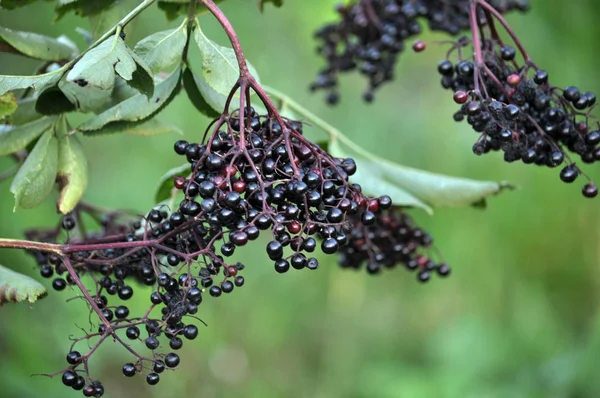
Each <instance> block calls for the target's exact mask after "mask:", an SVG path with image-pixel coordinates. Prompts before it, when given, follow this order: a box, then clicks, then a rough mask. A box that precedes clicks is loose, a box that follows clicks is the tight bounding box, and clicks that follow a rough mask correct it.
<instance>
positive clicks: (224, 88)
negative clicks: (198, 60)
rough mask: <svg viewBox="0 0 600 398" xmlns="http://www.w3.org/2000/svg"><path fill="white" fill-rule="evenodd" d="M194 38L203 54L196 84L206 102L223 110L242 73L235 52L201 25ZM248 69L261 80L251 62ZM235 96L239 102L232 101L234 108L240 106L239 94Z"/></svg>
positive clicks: (218, 109) (215, 108)
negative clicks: (207, 35)
mask: <svg viewBox="0 0 600 398" xmlns="http://www.w3.org/2000/svg"><path fill="white" fill-rule="evenodd" d="M194 40H195V42H196V45H197V47H198V49H199V50H200V55H201V56H202V73H201V74H199V75H195V76H196V77H195V81H196V85H197V87H198V90H199V91H200V93H201V94H202V97H203V98H204V99H205V100H206V102H207V103H208V104H209V105H210V106H211V107H212V108H213V109H214V110H216V111H218V112H221V111H222V110H223V108H224V106H225V103H226V102H227V97H228V96H229V93H230V92H231V88H232V87H233V86H234V85H235V84H236V83H237V81H238V77H239V73H240V72H239V67H238V63H237V59H236V57H235V52H234V51H233V49H231V48H229V47H223V46H221V45H219V44H217V43H215V42H214V41H212V40H210V39H209V38H208V37H206V35H205V34H204V32H202V29H200V26H199V25H198V26H197V27H196V30H195V32H194ZM248 69H249V70H250V73H251V74H252V76H253V77H254V78H255V79H256V80H257V81H260V80H259V77H258V72H257V71H256V69H255V68H254V67H253V66H252V65H251V64H250V63H248ZM234 98H236V99H237V102H235V101H232V109H235V108H236V107H239V94H236V96H235V97H234Z"/></svg>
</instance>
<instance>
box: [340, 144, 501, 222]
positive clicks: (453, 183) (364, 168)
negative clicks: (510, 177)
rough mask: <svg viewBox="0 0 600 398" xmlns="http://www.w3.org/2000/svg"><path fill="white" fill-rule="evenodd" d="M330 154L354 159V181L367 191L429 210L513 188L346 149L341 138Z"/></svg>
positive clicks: (469, 203) (476, 201) (476, 200)
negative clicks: (400, 163) (431, 171)
mask: <svg viewBox="0 0 600 398" xmlns="http://www.w3.org/2000/svg"><path fill="white" fill-rule="evenodd" d="M329 153H330V154H331V155H332V156H335V157H341V158H346V157H351V158H352V159H354V161H355V162H356V166H357V171H356V174H354V175H353V176H352V177H351V180H352V181H353V182H357V183H358V184H360V185H361V187H362V189H363V192H365V193H366V194H368V195H371V196H379V195H384V194H385V195H389V196H390V197H391V198H392V201H393V203H394V205H397V206H410V207H419V208H421V209H423V210H425V211H427V212H428V213H432V212H433V208H434V207H463V206H472V205H478V204H479V205H480V204H481V203H482V201H485V198H487V197H488V196H490V195H495V194H498V193H499V192H501V191H502V190H503V189H506V188H509V187H510V185H509V184H507V183H504V182H501V183H498V182H494V181H476V180H470V179H467V178H458V177H451V176H445V175H441V174H435V173H430V172H428V171H424V170H418V169H413V168H410V167H406V166H401V165H399V164H396V163H393V162H390V161H388V160H385V159H382V158H379V157H377V156H375V155H372V154H368V153H367V152H365V151H364V150H361V151H353V150H350V149H349V150H345V149H342V146H341V145H340V143H339V140H338V139H332V140H331V141H330V142H329Z"/></svg>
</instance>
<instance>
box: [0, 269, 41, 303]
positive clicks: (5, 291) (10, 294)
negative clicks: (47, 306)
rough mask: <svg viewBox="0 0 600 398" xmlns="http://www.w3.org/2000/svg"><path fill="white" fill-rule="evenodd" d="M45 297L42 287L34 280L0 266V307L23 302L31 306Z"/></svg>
mask: <svg viewBox="0 0 600 398" xmlns="http://www.w3.org/2000/svg"><path fill="white" fill-rule="evenodd" d="M46 295H47V292H46V288H45V287H44V285H42V284H41V283H39V282H38V281H36V280H35V279H33V278H30V277H29V276H27V275H23V274H19V273H18V272H15V271H13V270H10V269H8V268H6V267H3V266H2V265H0V306H2V305H3V304H4V303H7V302H8V303H20V302H22V301H25V300H27V301H28V302H29V303H30V304H33V303H34V302H36V301H37V300H38V299H40V298H43V297H45V296H46Z"/></svg>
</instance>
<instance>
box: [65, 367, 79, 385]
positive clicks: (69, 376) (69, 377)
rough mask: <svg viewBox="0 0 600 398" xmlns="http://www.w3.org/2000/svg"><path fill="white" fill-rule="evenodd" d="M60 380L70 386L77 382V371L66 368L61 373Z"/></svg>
mask: <svg viewBox="0 0 600 398" xmlns="http://www.w3.org/2000/svg"><path fill="white" fill-rule="evenodd" d="M62 382H63V384H64V385H65V386H67V387H72V386H73V385H74V384H75V383H76V382H77V373H75V372H72V371H70V370H67V371H66V372H65V373H63V375H62Z"/></svg>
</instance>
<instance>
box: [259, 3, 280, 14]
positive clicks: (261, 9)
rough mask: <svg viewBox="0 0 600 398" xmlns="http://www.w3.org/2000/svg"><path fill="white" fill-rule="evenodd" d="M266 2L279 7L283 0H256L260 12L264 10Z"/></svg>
mask: <svg viewBox="0 0 600 398" xmlns="http://www.w3.org/2000/svg"><path fill="white" fill-rule="evenodd" d="M267 3H271V4H273V5H274V6H275V7H281V6H282V5H283V0H258V7H259V8H260V11H261V12H262V11H264V8H265V4H267Z"/></svg>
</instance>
